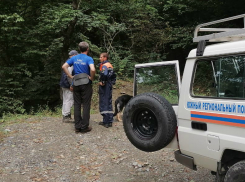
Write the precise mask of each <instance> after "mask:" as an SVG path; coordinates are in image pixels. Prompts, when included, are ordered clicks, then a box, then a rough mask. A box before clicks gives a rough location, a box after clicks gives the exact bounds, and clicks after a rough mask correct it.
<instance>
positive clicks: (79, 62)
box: [62, 42, 95, 133]
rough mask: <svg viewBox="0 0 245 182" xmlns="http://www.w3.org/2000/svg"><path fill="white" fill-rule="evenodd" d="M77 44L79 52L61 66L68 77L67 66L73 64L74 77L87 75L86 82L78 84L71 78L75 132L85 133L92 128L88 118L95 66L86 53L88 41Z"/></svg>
mask: <svg viewBox="0 0 245 182" xmlns="http://www.w3.org/2000/svg"><path fill="white" fill-rule="evenodd" d="M78 46H79V50H80V51H81V54H78V55H77V56H74V57H72V58H71V59H69V60H68V61H67V62H66V63H65V64H64V65H63V66H62V68H63V70H64V72H65V73H66V74H67V75H68V76H69V77H70V78H73V76H72V75H71V74H70V73H69V71H68V67H69V66H72V65H73V69H74V74H75V76H74V77H75V78H76V77H79V75H87V79H89V81H88V82H87V83H86V84H84V83H82V84H79V85H76V84H75V83H76V82H75V80H74V79H73V82H74V85H73V97H74V119H75V132H82V133H85V132H89V131H91V130H92V128H91V127H90V126H89V119H90V105H91V98H92V93H93V89H92V81H93V80H94V76H95V67H94V60H93V59H92V58H91V57H90V56H88V55H87V54H88V52H89V45H88V43H87V42H80V43H79V45H78ZM80 80H82V79H80ZM75 85H76V86H75ZM81 104H83V117H81Z"/></svg>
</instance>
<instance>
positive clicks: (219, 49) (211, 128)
mask: <svg viewBox="0 0 245 182" xmlns="http://www.w3.org/2000/svg"><path fill="white" fill-rule="evenodd" d="M241 52H244V53H245V40H242V41H237V42H228V43H222V44H215V45H211V46H207V47H206V48H205V51H204V55H203V56H204V57H206V58H207V57H208V56H210V57H212V56H217V55H227V54H231V55H233V54H234V55H236V54H237V53H241ZM201 58H202V57H198V58H196V49H193V50H192V51H191V52H190V53H189V58H187V62H186V65H185V70H184V74H183V79H182V86H181V94H180V99H179V108H178V137H179V146H180V151H181V153H183V154H185V155H188V156H191V157H193V158H194V163H195V164H196V165H198V166H203V167H205V168H208V169H210V170H212V171H216V170H217V162H219V161H221V158H222V155H223V153H224V151H225V150H226V149H232V150H236V151H241V152H245V128H244V127H239V126H238V127H237V126H229V125H223V124H220V123H219V124H215V123H208V122H207V123H206V124H207V131H201V130H196V129H193V128H192V126H191V122H192V121H193V119H192V116H194V115H195V114H199V113H201V114H205V115H214V114H217V115H218V116H221V117H222V116H224V117H233V118H235V117H237V116H239V119H241V120H245V111H244V112H238V107H239V108H241V107H243V106H244V108H245V101H244V100H234V99H232V98H231V99H227V98H226V99H222V98H207V97H206V98H205V97H204V98H202V97H194V96H192V95H191V94H192V88H191V83H192V77H193V75H194V74H195V73H194V71H195V68H194V66H195V63H196V61H197V60H198V59H201ZM207 59H208V58H207ZM211 103H212V104H217V105H221V104H222V106H223V107H226V106H230V108H231V111H232V112H224V110H223V111H213V110H209V109H208V106H209V104H211ZM195 104H196V105H198V106H197V107H193V105H195ZM221 110H222V109H221ZM194 121H195V120H194ZM212 142H213V143H212Z"/></svg>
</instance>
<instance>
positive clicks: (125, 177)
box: [0, 115, 214, 182]
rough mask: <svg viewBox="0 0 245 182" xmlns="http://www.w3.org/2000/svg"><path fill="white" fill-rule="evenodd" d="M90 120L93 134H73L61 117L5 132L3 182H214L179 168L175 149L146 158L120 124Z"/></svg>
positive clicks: (0, 178)
mask: <svg viewBox="0 0 245 182" xmlns="http://www.w3.org/2000/svg"><path fill="white" fill-rule="evenodd" d="M100 120H101V116H100V115H92V116H91V122H90V123H91V125H92V127H93V130H92V132H90V133H86V134H75V132H74V126H73V124H71V123H62V122H61V118H55V117H43V118H40V117H32V118H29V119H27V120H26V121H25V122H24V123H19V124H14V125H11V126H8V127H6V128H5V131H6V132H8V133H9V135H8V137H7V138H5V139H4V141H3V142H1V143H0V150H1V153H0V159H1V160H0V181H1V182H24V181H28V182H29V181H30V182H31V181H41V182H44V181H51V182H89V181H96V182H127V181H128V182H157V181H161V182H162V181H166V182H171V181H172V182H182V181H187V182H212V181H214V177H213V176H212V175H211V174H210V171H208V170H205V169H202V168H199V169H198V171H192V170H190V169H188V168H186V167H184V166H182V165H181V164H179V163H177V162H176V161H175V159H174V156H173V150H170V149H164V150H161V151H158V152H153V153H146V152H142V151H140V150H138V149H136V148H135V147H134V146H133V145H132V144H131V143H130V142H129V141H128V139H127V138H126V136H125V134H124V131H123V126H122V123H120V122H115V123H114V126H113V127H112V128H108V129H107V128H104V127H103V126H99V125H98V122H99V121H100Z"/></svg>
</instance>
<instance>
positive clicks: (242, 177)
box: [224, 161, 245, 182]
mask: <svg viewBox="0 0 245 182" xmlns="http://www.w3.org/2000/svg"><path fill="white" fill-rule="evenodd" d="M230 181H232V182H245V161H240V162H237V163H235V164H234V165H233V166H231V167H230V168H229V170H228V171H227V173H226V175H225V180H224V182H230Z"/></svg>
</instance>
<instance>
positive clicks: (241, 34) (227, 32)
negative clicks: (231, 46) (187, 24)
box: [193, 14, 245, 42]
mask: <svg viewBox="0 0 245 182" xmlns="http://www.w3.org/2000/svg"><path fill="white" fill-rule="evenodd" d="M240 18H243V24H244V25H243V26H244V27H243V28H203V27H206V26H209V25H215V24H218V23H223V22H227V21H232V20H236V19H240ZM198 32H220V33H211V34H208V35H203V36H198ZM242 39H245V14H241V15H237V16H232V17H229V18H224V19H221V20H216V21H211V22H208V23H204V24H200V25H198V26H196V29H195V32H194V38H193V42H199V41H201V40H204V41H209V42H227V41H237V40H242Z"/></svg>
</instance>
